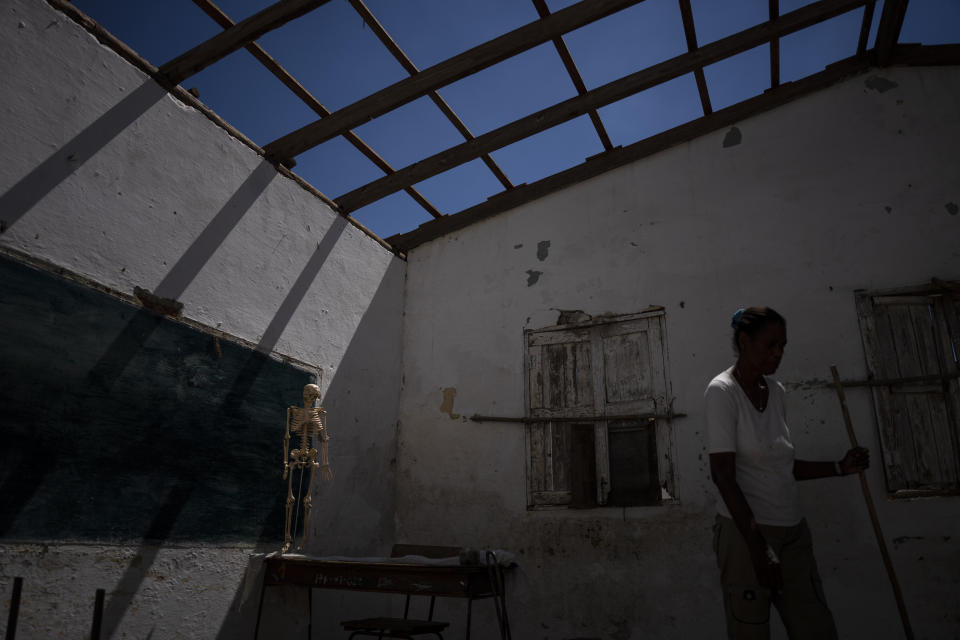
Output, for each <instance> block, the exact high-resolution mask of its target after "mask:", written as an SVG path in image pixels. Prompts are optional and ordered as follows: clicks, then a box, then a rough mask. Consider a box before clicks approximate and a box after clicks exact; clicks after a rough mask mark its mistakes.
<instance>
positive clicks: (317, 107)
mask: <svg viewBox="0 0 960 640" xmlns="http://www.w3.org/2000/svg"><path fill="white" fill-rule="evenodd" d="M193 3H194V4H195V5H197V6H198V7H200V9H201V10H202V11H203V12H204V13H206V14H207V15H208V16H210V17H211V18H212V19H213V20H214V22H216V23H217V24H219V25H220V26H221V27H223V28H224V29H229V28H230V27H231V26H233V25H234V22H233V20H231V19H230V16H228V15H227V14H226V13H224V12H223V10H222V9H220V7H218V6H217V5H215V4H214V3H213V2H212V1H211V0H193ZM245 48H246V50H247V51H249V52H250V53H251V55H253V57H254V58H256V59H257V60H258V61H259V62H260V63H261V64H263V66H264V67H266V68H267V70H268V71H270V73H272V74H273V75H274V76H276V78H277V79H278V80H280V82H282V83H283V84H284V86H286V87H287V88H288V89H290V91H292V92H293V93H294V95H296V96H297V97H298V98H300V100H302V101H303V102H304V104H306V105H307V106H308V107H310V108H311V109H312V110H313V111H314V113H316V114H317V115H319V116H320V117H326V116H328V115H330V111H329V110H328V109H327V108H326V107H325V106H323V104H322V103H321V102H320V101H319V100H317V98H315V97H314V96H313V94H312V93H310V92H309V91H308V90H307V88H306V87H304V86H303V85H302V84H300V83H299V82H297V80H296V78H294V77H293V76H292V75H290V73H289V72H288V71H287V70H286V69H284V68H283V67H282V66H281V65H280V63H279V62H277V61H276V60H275V59H274V58H273V57H272V56H271V55H270V54H269V53H267V52H266V51H265V50H264V49H263V47H261V46H260V45H258V44H257V43H256V42H251V43H249V44H247V45H246V46H245ZM343 137H344V138H346V140H347V142H349V143H350V144H352V145H353V146H354V147H355V148H356V149H357V151H359V152H360V153H362V154H363V155H364V156H366V157H367V159H369V160H370V161H371V162H373V163H374V164H375V165H377V167H378V168H379V169H380V170H381V171H383V172H384V173H386V174H388V175H389V174H391V173H393V172H394V171H395V169H394V168H393V167H391V166H390V163H388V162H387V161H386V160H384V159H383V158H382V157H381V156H380V154H378V153H377V152H376V151H374V150H373V149H371V148H370V147H369V145H367V143H366V142H364V141H363V140H362V139H361V138H360V136H358V135H357V134H355V133H354V132H353V131H347V132H345V133H344V134H343ZM404 191H406V192H407V193H408V194H409V195H410V197H412V198H413V199H414V200H416V202H417V204H419V205H420V206H421V207H423V208H424V209H425V210H426V211H427V213H429V214H430V215H432V216H433V217H434V218H439V217H440V216H441V215H443V214H442V213H440V212H439V211H438V210H437V208H436V207H435V206H433V204H431V203H430V201H429V200H427V199H426V198H425V197H423V195H422V194H421V193H420V192H419V191H417V190H416V189H415V188H413V187H412V186H411V187H406V188H405V189H404Z"/></svg>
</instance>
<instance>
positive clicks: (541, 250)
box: [537, 240, 550, 262]
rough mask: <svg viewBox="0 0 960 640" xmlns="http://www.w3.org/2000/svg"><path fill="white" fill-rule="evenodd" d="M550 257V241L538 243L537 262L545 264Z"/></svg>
mask: <svg viewBox="0 0 960 640" xmlns="http://www.w3.org/2000/svg"><path fill="white" fill-rule="evenodd" d="M548 255H550V241H549V240H542V241H540V242H538V243H537V260H539V261H540V262H543V261H544V260H546V259H547V256H548Z"/></svg>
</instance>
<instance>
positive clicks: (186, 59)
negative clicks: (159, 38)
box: [160, 0, 330, 84]
mask: <svg viewBox="0 0 960 640" xmlns="http://www.w3.org/2000/svg"><path fill="white" fill-rule="evenodd" d="M329 1H330V0H280V1H279V2H276V3H274V4H272V5H270V6H269V7H267V8H266V9H264V10H263V11H259V12H257V13H255V14H253V15H252V16H250V17H249V18H247V19H246V20H243V21H242V22H238V23H237V24H236V25H234V26H233V27H230V28H229V29H227V30H226V31H224V32H223V33H219V34H217V35H215V36H214V37H212V38H210V39H209V40H207V41H206V42H201V43H200V44H198V45H197V46H195V47H194V48H193V49H190V51H187V52H186V53H183V54H181V55H179V56H177V57H176V58H174V59H173V60H170V61H169V62H167V63H166V64H164V65H162V66H161V67H160V73H162V74H163V75H165V76H166V77H167V78H168V79H169V80H170V82H172V83H173V84H180V83H181V82H182V81H183V80H185V79H187V78H189V77H190V76H192V75H194V74H195V73H198V72H199V71H202V70H203V69H206V68H207V67H209V66H210V65H212V64H213V63H214V62H217V61H218V60H220V59H222V58H225V57H227V56H228V55H230V54H231V53H233V52H234V51H236V50H238V49H241V48H243V47H244V46H246V45H247V43H250V42H253V41H254V40H256V39H257V38H259V37H260V36H262V35H263V34H265V33H267V32H268V31H272V30H273V29H277V28H278V27H282V26H283V25H285V24H286V23H288V22H290V21H291V20H294V19H296V18H299V17H300V16H302V15H304V14H306V13H309V12H310V11H313V10H314V9H316V8H317V7H319V6H320V5H322V4H325V3H327V2H329Z"/></svg>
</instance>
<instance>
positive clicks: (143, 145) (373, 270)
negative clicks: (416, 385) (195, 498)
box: [0, 0, 405, 638]
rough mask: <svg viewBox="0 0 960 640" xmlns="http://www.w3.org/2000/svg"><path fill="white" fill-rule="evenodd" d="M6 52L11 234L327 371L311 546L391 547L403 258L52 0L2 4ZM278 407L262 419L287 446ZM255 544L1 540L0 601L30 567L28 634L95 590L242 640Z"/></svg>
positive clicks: (4, 243)
mask: <svg viewBox="0 0 960 640" xmlns="http://www.w3.org/2000/svg"><path fill="white" fill-rule="evenodd" d="M0 59H2V60H3V67H4V80H3V83H0V139H2V140H3V141H4V144H3V147H2V160H0V221H2V233H0V250H5V251H7V252H8V253H14V254H16V255H19V256H23V255H26V256H29V257H31V258H34V259H37V260H42V261H46V262H47V263H50V264H52V265H54V266H56V267H62V268H63V269H65V270H66V272H67V273H69V274H73V275H76V276H80V277H82V278H84V279H87V280H89V281H92V282H93V283H96V284H97V285H100V286H103V287H106V288H108V289H109V290H112V291H116V292H118V293H119V294H126V295H129V294H132V292H133V289H134V287H142V288H145V289H148V290H150V291H152V292H154V293H155V294H157V295H160V296H163V297H168V298H175V299H177V300H179V301H181V302H182V303H183V304H184V309H183V316H184V319H185V320H187V321H189V322H191V323H193V324H194V325H196V326H200V327H201V328H204V327H205V328H207V329H208V330H210V331H219V332H223V333H224V334H226V335H227V336H228V337H233V338H236V339H238V340H240V341H245V342H247V343H249V344H253V345H256V346H257V348H259V349H261V350H263V351H265V352H271V353H274V354H276V355H277V356H283V357H289V358H293V359H295V360H297V361H299V362H300V363H303V364H305V365H306V366H308V367H309V368H311V369H315V370H316V369H319V370H321V371H322V386H323V389H324V392H325V396H324V398H323V403H324V406H325V407H326V408H327V410H328V412H329V423H330V431H331V434H332V438H333V440H332V442H331V458H332V463H333V466H334V470H335V473H336V478H335V480H334V482H333V483H332V484H329V485H326V484H323V485H321V484H319V483H318V486H317V489H316V491H315V494H314V505H315V506H314V515H313V522H314V525H315V527H314V536H313V539H314V541H315V542H314V548H313V551H315V552H321V553H335V554H361V555H369V554H374V553H384V552H386V551H388V550H389V546H390V544H391V543H392V542H393V512H394V504H393V500H394V486H393V485H394V473H393V471H392V464H393V462H392V461H393V459H394V456H395V422H394V421H395V417H396V406H397V402H398V387H399V382H398V380H399V379H398V376H399V365H400V341H401V340H400V335H401V326H402V324H401V317H402V316H401V313H402V298H403V281H404V271H405V264H404V263H403V262H402V261H401V260H399V259H397V258H396V257H395V256H394V255H392V254H391V253H390V252H389V251H387V250H386V249H384V248H383V247H382V246H381V245H380V244H379V243H378V242H376V241H375V240H374V239H372V238H371V237H369V236H368V235H367V234H365V233H364V232H363V231H361V230H360V229H359V228H357V227H355V226H353V225H352V224H350V223H348V222H347V221H346V220H345V219H344V218H342V217H340V216H338V215H337V214H336V213H334V212H333V211H332V210H331V209H330V208H329V207H328V206H327V205H326V204H325V203H324V202H323V201H322V200H321V199H320V198H318V197H316V196H315V195H313V194H311V193H310V192H309V191H307V190H306V189H304V188H303V187H302V186H301V185H299V184H297V183H296V182H295V181H293V180H291V179H290V178H288V177H284V176H283V175H280V174H278V173H277V171H276V170H275V169H274V168H273V167H272V166H271V165H269V164H267V163H265V162H264V160H263V159H262V158H261V157H260V156H259V155H258V154H257V153H256V152H254V151H253V150H252V149H251V148H250V147H249V146H247V145H245V144H243V143H242V142H240V141H239V140H237V139H236V138H234V137H231V135H229V134H228V132H227V131H225V130H224V129H222V128H220V127H218V126H216V125H215V124H214V123H213V122H212V121H211V120H210V119H208V118H207V117H205V116H204V115H203V114H201V113H200V112H199V111H198V110H197V109H195V108H193V107H191V106H188V105H186V104H184V103H183V102H180V101H178V100H177V99H175V98H174V97H172V96H171V95H169V94H167V93H166V92H165V91H164V90H163V89H161V88H160V87H159V86H158V85H157V84H156V83H155V82H154V81H153V80H151V79H150V78H149V77H147V76H146V75H145V74H144V73H142V72H141V71H140V70H138V69H137V68H135V67H133V66H131V65H130V64H128V63H127V62H125V61H123V60H122V59H121V58H120V57H119V56H118V55H116V54H115V53H114V52H113V50H111V49H109V48H107V47H105V46H103V45H101V44H100V43H99V42H97V41H96V40H95V39H94V38H93V37H92V36H91V35H90V34H88V33H87V32H86V31H85V30H84V29H82V28H80V27H79V26H78V25H77V24H75V23H74V22H72V21H71V20H70V19H68V18H67V17H66V16H64V15H63V14H60V13H59V12H57V11H55V10H54V9H53V8H51V7H50V6H49V5H48V4H47V3H45V2H41V1H39V0H10V1H8V2H4V3H3V6H2V8H0ZM299 396H300V390H299V389H293V390H291V403H292V402H297V401H298V399H299ZM283 412H284V407H282V406H281V407H278V408H277V416H278V420H277V423H276V424H275V425H264V426H263V428H265V429H273V430H276V433H277V456H278V457H277V459H278V460H279V459H280V457H281V439H282V432H283V415H284V413H283ZM278 464H279V463H278ZM277 481H278V482H279V468H278V479H277ZM38 542H45V541H38ZM252 547H253V543H251V545H250V546H249V547H242V546H241V547H232V548H199V545H198V547H197V548H191V547H189V545H188V546H187V548H186V549H184V548H176V549H174V548H170V549H168V548H166V547H162V548H154V547H140V548H138V547H137V545H136V544H133V545H129V546H122V545H121V546H107V545H94V546H93V547H90V546H84V545H79V546H77V545H73V546H70V545H56V546H50V547H48V546H46V545H40V546H37V545H31V544H14V543H3V544H2V545H0V559H2V560H0V565H2V569H0V581H2V585H3V587H2V588H3V593H4V594H6V595H3V596H2V599H3V602H4V606H5V607H6V606H7V604H8V594H9V589H10V586H9V585H10V584H11V582H12V578H13V576H17V575H22V576H25V577H26V578H27V581H26V583H25V585H24V610H23V611H22V612H21V617H20V629H19V631H20V634H19V635H18V637H22V638H47V637H52V636H53V635H54V634H55V633H59V632H61V631H63V632H64V633H66V634H67V635H74V636H77V635H78V634H82V633H85V632H86V630H87V629H88V628H89V624H90V614H91V612H92V602H93V600H92V598H93V594H94V591H95V589H96V588H100V587H103V588H106V589H107V612H108V614H110V612H111V605H112V604H113V607H114V608H113V612H114V613H115V614H116V616H122V619H121V618H120V617H116V616H115V618H114V619H108V620H105V625H108V626H109V628H110V629H111V630H112V631H115V632H116V634H117V635H116V637H121V636H123V637H147V636H148V634H151V633H154V632H155V634H156V635H153V636H152V637H154V638H160V637H163V638H173V637H214V636H216V635H217V634H218V633H221V635H222V637H233V635H232V634H233V633H236V632H237V630H238V629H249V627H250V624H251V623H250V613H249V612H250V611H251V609H252V610H253V611H254V613H255V606H254V607H252V608H251V607H248V608H247V609H246V610H245V611H246V612H247V613H246V615H245V616H243V617H238V616H237V615H236V613H235V612H232V611H231V610H230V604H231V601H232V600H234V599H235V597H236V596H237V595H238V588H239V585H240V582H241V578H242V575H243V571H244V569H245V567H246V565H247V556H248V554H249V553H250V552H251V551H252ZM144 555H147V556H150V557H151V558H152V560H151V562H148V563H146V564H145V565H144V566H143V568H142V569H138V568H137V567H140V566H141V563H142V561H143V560H142V559H143V557H144ZM181 556H186V557H187V558H188V559H189V561H187V560H183V559H180V557H181ZM136 557H140V558H141V560H137V561H136V562H134V561H133V560H131V559H132V558H136ZM52 558H55V559H54V560H51V559H52ZM91 564H92V565H95V567H94V568H91ZM134 574H136V576H137V580H134V582H133V583H135V584H137V585H138V586H137V590H136V592H135V593H127V592H125V591H124V589H125V588H126V586H127V583H126V582H124V581H125V580H128V579H129V578H130V576H131V575H134ZM171 581H175V582H178V583H189V584H188V585H187V586H184V587H183V589H185V590H178V589H173V588H169V587H165V586H164V585H170V584H171ZM186 595H189V597H190V598H193V599H194V601H193V604H191V605H190V606H189V607H187V609H182V607H184V606H187V605H185V604H184V602H185V597H186ZM290 597H291V598H292V599H293V600H296V598H299V595H296V596H294V595H292V594H290ZM124 599H126V602H127V605H126V606H123V607H120V608H117V606H116V605H117V603H118V602H120V601H123V600H124ZM275 600H283V598H275ZM301 605H303V606H305V603H301V602H299V600H297V601H296V602H294V604H293V605H291V606H293V608H292V609H291V612H297V611H299V609H297V607H299V606H301ZM117 612H119V613H117ZM181 612H182V615H181ZM3 615H4V620H6V613H4V614H3ZM244 625H245V626H244ZM244 633H246V631H244ZM273 637H277V636H273Z"/></svg>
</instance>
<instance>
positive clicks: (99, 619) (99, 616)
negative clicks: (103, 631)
mask: <svg viewBox="0 0 960 640" xmlns="http://www.w3.org/2000/svg"><path fill="white" fill-rule="evenodd" d="M105 595H106V591H104V590H103V589H97V596H96V598H95V599H94V602H93V625H91V627H90V640H100V627H101V626H102V624H103V598H104V596H105Z"/></svg>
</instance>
